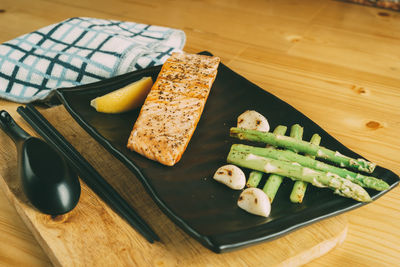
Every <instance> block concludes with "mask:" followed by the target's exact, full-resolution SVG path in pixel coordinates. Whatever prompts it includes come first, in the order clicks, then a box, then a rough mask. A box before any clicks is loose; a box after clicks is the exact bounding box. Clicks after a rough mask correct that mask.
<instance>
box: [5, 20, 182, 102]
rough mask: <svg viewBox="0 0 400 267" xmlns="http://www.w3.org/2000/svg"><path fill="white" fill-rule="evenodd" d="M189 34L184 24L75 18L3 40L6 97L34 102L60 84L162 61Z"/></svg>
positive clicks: (73, 84)
mask: <svg viewBox="0 0 400 267" xmlns="http://www.w3.org/2000/svg"><path fill="white" fill-rule="evenodd" d="M185 40H186V38H185V33H184V32H183V31H181V30H175V29H170V28H165V27H159V26H153V25H146V24H138V23H133V22H122V21H115V20H103V19H95V18H83V17H80V18H70V19H67V20H65V21H63V22H60V23H57V24H53V25H50V26H47V27H45V28H42V29H39V30H37V31H34V32H31V33H28V34H25V35H23V36H20V37H18V38H16V39H13V40H11V41H8V42H5V43H3V44H1V45H0V97H2V98H5V99H8V100H11V101H15V102H20V103H28V102H34V101H37V100H44V99H45V98H46V97H47V96H48V95H49V93H50V92H51V90H53V89H56V88H61V87H72V86H77V85H81V84H87V83H91V82H95V81H98V80H102V79H105V78H109V77H112V76H116V75H119V74H123V73H127V72H130V71H134V70H137V69H142V68H146V67H150V66H154V65H160V64H162V63H164V61H165V60H166V59H167V58H168V57H169V56H170V54H171V53H172V52H175V51H181V50H182V49H183V46H184V44H185Z"/></svg>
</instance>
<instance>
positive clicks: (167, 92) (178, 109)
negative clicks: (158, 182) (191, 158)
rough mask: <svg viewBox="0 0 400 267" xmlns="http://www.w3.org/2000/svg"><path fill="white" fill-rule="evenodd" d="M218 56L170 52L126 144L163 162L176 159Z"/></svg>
mask: <svg viewBox="0 0 400 267" xmlns="http://www.w3.org/2000/svg"><path fill="white" fill-rule="evenodd" d="M219 62H220V59H219V58H218V57H211V56H204V55H197V54H188V53H173V54H172V55H171V57H170V58H169V59H167V61H166V62H165V63H164V65H163V66H162V68H161V71H160V73H159V74H158V77H157V80H156V82H155V83H154V85H153V87H152V88H151V90H150V93H149V94H148V95H147V98H146V100H145V102H144V104H143V106H142V109H141V110H140V114H139V117H138V119H137V120H136V122H135V124H134V126H133V130H132V132H131V135H130V136H129V139H128V144H127V147H128V148H129V149H130V150H134V151H136V152H138V153H139V154H141V155H143V156H145V157H147V158H149V159H151V160H155V161H158V162H160V163H161V164H164V165H167V166H173V165H174V164H175V163H177V162H178V161H179V160H180V159H181V157H182V155H183V153H184V152H185V150H186V147H187V146H188V144H189V141H190V139H191V137H192V135H193V133H194V131H195V129H196V126H197V123H198V122H199V120H200V117H201V114H202V112H203V109H204V106H205V103H206V100H207V97H208V95H209V93H210V89H211V86H212V84H213V82H214V80H215V77H216V76H217V69H218V65H219Z"/></svg>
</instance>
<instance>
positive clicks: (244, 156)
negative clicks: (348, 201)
mask: <svg viewBox="0 0 400 267" xmlns="http://www.w3.org/2000/svg"><path fill="white" fill-rule="evenodd" d="M227 161H228V162H229V163H232V164H235V165H238V166H240V167H244V168H249V169H253V170H257V171H262V172H266V173H275V174H279V175H281V176H287V177H289V178H293V179H296V180H302V181H305V182H309V183H311V184H312V185H314V186H317V187H329V188H331V189H333V190H334V192H335V193H336V194H339V195H341V196H344V197H349V198H353V199H355V200H358V201H363V202H369V201H371V200H372V199H371V197H370V196H369V194H368V192H367V191H365V190H364V188H362V187H361V186H359V185H357V184H354V183H352V182H350V181H349V180H346V179H344V178H342V177H340V176H339V175H337V174H334V173H330V172H321V171H316V170H313V169H310V168H307V167H303V166H301V165H297V164H293V163H290V162H287V161H280V160H276V159H271V158H265V157H260V156H257V155H254V154H251V153H245V152H238V151H234V150H231V151H230V152H229V154H228V158H227Z"/></svg>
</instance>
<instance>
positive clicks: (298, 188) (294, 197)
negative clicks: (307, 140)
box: [290, 124, 307, 203]
mask: <svg viewBox="0 0 400 267" xmlns="http://www.w3.org/2000/svg"><path fill="white" fill-rule="evenodd" d="M303 131H304V129H303V127H301V126H300V125H299V124H294V125H293V126H292V129H291V131H290V137H292V138H294V139H297V140H302V139H303ZM291 150H292V151H293V152H298V151H297V150H296V149H291ZM306 186H307V183H306V182H303V181H295V182H294V185H293V189H292V192H291V193H290V201H292V202H294V203H301V202H302V201H303V197H304V193H305V190H306Z"/></svg>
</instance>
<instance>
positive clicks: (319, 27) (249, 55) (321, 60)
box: [0, 0, 400, 266]
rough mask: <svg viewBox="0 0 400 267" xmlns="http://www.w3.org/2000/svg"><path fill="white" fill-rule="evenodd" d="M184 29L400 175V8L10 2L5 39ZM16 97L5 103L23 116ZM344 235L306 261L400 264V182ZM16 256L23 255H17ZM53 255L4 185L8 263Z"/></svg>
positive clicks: (6, 2)
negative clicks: (90, 30) (92, 23)
mask: <svg viewBox="0 0 400 267" xmlns="http://www.w3.org/2000/svg"><path fill="white" fill-rule="evenodd" d="M74 16H89V17H99V18H106V19H117V20H128V21H135V22H141V23H147V24H155V25H162V26H167V27H174V28H179V29H182V30H184V31H185V33H186V35H187V42H186V46H185V51H187V52H199V51H203V50H208V51H210V52H212V53H213V54H215V55H218V56H220V57H221V59H222V61H223V62H224V63H225V64H226V65H228V66H229V67H230V68H232V69H233V70H235V71H237V72H238V73H240V74H241V75H243V76H245V77H247V78H248V79H249V80H251V81H253V82H254V83H256V84H258V85H259V86H261V87H263V88H264V89H266V90H268V91H269V92H271V93H273V94H275V95H276V96H278V97H279V98H281V99H283V100H284V101H286V102H288V103H289V104H291V105H293V106H294V107H296V108H297V109H299V110H300V111H301V112H303V113H304V114H306V115H307V116H308V117H310V118H311V119H312V120H314V121H315V122H316V123H318V124H319V125H321V126H322V127H323V128H324V129H326V130H327V131H328V132H329V133H330V134H332V135H333V136H335V137H336V138H337V139H339V141H341V142H342V143H343V144H345V145H346V146H348V147H349V148H350V149H352V150H354V151H356V152H358V153H360V154H361V155H363V156H365V157H366V158H368V159H370V160H371V161H374V162H376V163H377V164H379V165H381V166H383V167H386V168H388V169H391V170H393V171H394V172H395V173H397V174H400V157H399V156H400V139H399V138H398V135H399V133H400V88H399V85H400V61H399V59H400V49H399V47H400V13H396V12H391V11H386V10H383V9H375V8H368V7H363V6H359V5H353V4H347V3H343V2H338V1H328V0H323V1H312V0H303V1H294V0H280V1H262V0H259V1H240V0H239V1H228V0H225V1H212V0H210V1H183V0H182V1H179V0H176V1H162V0H156V1H145V0H137V1H124V0H118V1H112V2H111V1H108V0H96V1H90V0H80V1H71V0H68V1H67V0H57V1H49V0H36V1H30V0H2V1H1V3H0V25H2V26H1V27H0V42H4V41H7V40H10V39H13V38H15V37H17V36H19V35H21V34H24V33H27V32H30V31H33V30H35V29H37V28H40V27H43V26H46V25H48V24H52V23H55V22H58V21H61V20H64V19H66V18H69V17H74ZM17 106H18V104H16V103H11V102H8V101H4V100H0V108H1V109H7V110H9V111H10V113H11V114H12V115H16V112H15V109H16V107H17ZM341 216H347V217H348V220H349V224H350V226H349V232H348V236H347V238H346V240H345V242H344V243H343V244H342V245H341V246H340V247H338V248H336V249H334V250H333V251H331V252H330V253H328V254H327V255H325V256H323V257H321V258H319V259H316V260H314V261H313V262H311V263H309V264H308V265H307V266H378V265H379V266H381V265H382V264H385V265H388V266H394V265H398V264H399V262H400V226H399V222H400V188H399V187H397V188H395V189H394V190H393V191H391V192H389V193H388V194H386V195H385V196H383V197H382V198H380V199H379V200H377V201H375V202H374V203H372V204H369V205H367V206H364V207H362V208H359V209H356V210H354V211H351V212H348V213H346V214H344V215H341ZM15 259H18V261H16V260H15ZM16 262H18V263H24V265H26V266H42V265H49V264H50V262H49V260H48V258H47V256H46V255H45V254H44V252H43V251H42V250H41V248H40V247H39V246H38V243H37V242H36V240H35V239H34V238H33V236H32V234H31V233H30V232H29V230H28V229H27V228H26V226H25V225H24V223H23V222H22V221H21V219H20V218H19V216H18V214H17V213H16V211H15V210H14V208H13V207H12V206H11V204H10V203H9V202H8V201H7V199H6V197H5V195H4V193H3V192H1V191H0V265H2V266H3V265H5V266H14V265H15V264H16Z"/></svg>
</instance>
